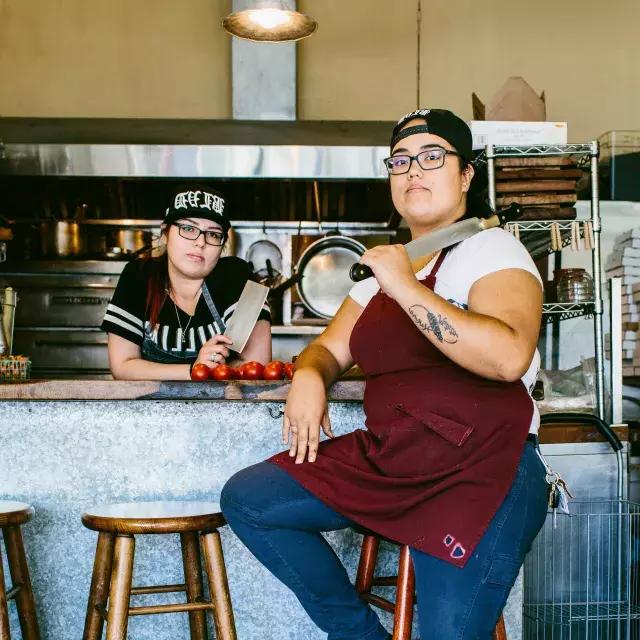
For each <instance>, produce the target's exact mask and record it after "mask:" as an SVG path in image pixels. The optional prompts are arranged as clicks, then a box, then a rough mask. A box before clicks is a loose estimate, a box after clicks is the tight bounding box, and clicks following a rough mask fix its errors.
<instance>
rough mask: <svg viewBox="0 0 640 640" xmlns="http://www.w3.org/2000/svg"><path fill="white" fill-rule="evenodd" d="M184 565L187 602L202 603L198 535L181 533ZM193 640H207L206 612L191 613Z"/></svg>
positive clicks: (190, 621) (190, 626)
mask: <svg viewBox="0 0 640 640" xmlns="http://www.w3.org/2000/svg"><path fill="white" fill-rule="evenodd" d="M180 544H181V545H182V564H183V565H184V582H185V585H186V587H187V602H201V601H202V599H203V598H202V572H201V569H200V544H199V542H198V534H197V533H181V534H180ZM189 630H190V632H191V640H207V616H206V614H205V612H204V611H190V612H189Z"/></svg>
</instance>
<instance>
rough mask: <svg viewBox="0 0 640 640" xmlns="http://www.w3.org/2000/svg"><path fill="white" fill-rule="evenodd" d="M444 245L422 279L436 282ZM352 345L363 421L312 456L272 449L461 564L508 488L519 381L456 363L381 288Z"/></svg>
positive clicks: (327, 497) (520, 414)
mask: <svg viewBox="0 0 640 640" xmlns="http://www.w3.org/2000/svg"><path fill="white" fill-rule="evenodd" d="M445 256H446V251H442V252H441V254H440V256H439V258H438V260H437V262H436V264H435V266H434V267H433V269H432V272H431V273H430V274H429V276H427V278H426V279H424V280H422V281H421V283H422V284H423V285H424V286H426V287H428V288H429V289H431V290H433V288H434V286H435V283H436V275H437V272H438V269H439V268H440V266H441V265H442V262H443V260H444V258H445ZM350 348H351V354H352V356H353V358H354V360H355V362H357V363H358V364H359V365H360V367H361V368H362V370H363V371H364V373H365V375H366V386H365V393H364V411H365V415H366V421H365V425H366V430H365V429H357V430H355V431H353V432H352V433H348V434H346V435H343V436H339V437H337V438H333V439H331V440H326V441H324V442H322V443H321V444H320V448H319V451H318V457H317V459H316V461H315V462H313V463H310V462H304V463H303V464H299V465H296V464H295V463H294V462H293V460H294V458H290V457H289V455H288V452H287V451H284V452H282V453H279V454H278V455H276V456H274V457H272V458H271V459H270V460H271V461H272V462H275V463H276V464H278V465H280V466H281V467H282V468H283V469H285V470H286V471H287V472H288V473H289V474H290V475H292V476H293V477H294V478H295V479H296V480H297V481H298V482H300V484H302V485H303V486H304V487H306V488H307V489H308V490H309V491H310V492H311V493H313V494H314V495H316V496H317V497H318V498H320V499H321V500H322V501H323V502H325V503H326V504H327V505H329V506H330V507H331V508H332V509H334V510H336V511H338V512H339V513H341V514H343V515H345V516H347V517H348V518H350V519H352V520H354V521H355V522H357V523H359V524H361V525H363V526H364V527H367V528H368V529H371V530H372V531H375V532H377V533H379V534H381V535H383V536H385V537H387V538H390V539H392V540H395V541H397V542H400V543H402V544H408V545H410V546H411V547H413V548H415V549H418V550H420V551H424V552H426V553H429V554H431V555H433V556H435V557H437V558H440V559H442V560H445V561H448V562H451V563H453V564H455V565H457V566H464V565H465V563H466V561H467V560H468V558H469V557H470V556H471V554H472V553H473V550H474V548H475V546H476V545H477V544H478V542H479V540H480V538H481V537H482V535H483V533H484V532H485V530H486V529H487V526H488V525H489V523H490V521H491V519H492V518H493V516H494V514H495V513H496V511H497V510H498V507H499V506H500V504H501V503H502V502H503V500H504V499H505V497H506V495H507V493H508V492H509V489H510V487H511V484H512V482H513V479H514V477H515V472H516V469H517V466H518V463H519V460H520V456H521V455H522V451H523V449H524V443H525V440H526V437H527V433H528V431H529V427H530V423H531V418H532V415H533V400H532V399H531V397H530V396H529V394H528V392H527V390H526V388H525V386H524V384H523V383H522V382H521V381H517V382H497V381H494V380H488V379H486V378H482V377H480V376H477V375H475V374H473V373H471V372H470V371H467V370H466V369H463V368H462V367H460V366H459V365H457V364H455V363H454V362H453V361H452V360H450V359H449V358H447V357H446V356H445V355H443V354H442V353H441V352H440V351H439V350H438V349H437V348H436V347H435V346H433V345H432V344H431V342H430V341H429V340H428V339H427V338H426V337H425V336H424V335H423V334H422V333H421V332H420V330H419V329H418V328H417V327H416V325H415V324H414V322H413V321H412V320H411V319H410V318H409V316H408V315H407V314H406V313H405V312H404V311H403V310H402V308H401V307H400V306H399V305H398V304H397V303H396V302H395V300H393V299H392V298H390V297H389V296H387V295H385V294H383V293H382V292H378V293H377V294H376V295H375V296H374V297H373V298H372V300H371V301H370V302H369V304H368V305H367V306H366V308H365V309H364V311H363V312H362V314H361V316H360V318H359V319H358V321H357V322H356V324H355V326H354V328H353V332H352V334H351V340H350Z"/></svg>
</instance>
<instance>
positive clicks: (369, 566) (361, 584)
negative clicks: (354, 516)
mask: <svg viewBox="0 0 640 640" xmlns="http://www.w3.org/2000/svg"><path fill="white" fill-rule="evenodd" d="M379 547H380V538H378V537H377V536H365V537H364V538H363V540H362V550H361V551H360V562H359V564H358V573H357V575H356V591H357V592H358V593H371V586H372V585H373V573H374V571H375V569H376V562H377V560H378V548H379Z"/></svg>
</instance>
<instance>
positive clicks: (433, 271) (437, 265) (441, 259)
mask: <svg viewBox="0 0 640 640" xmlns="http://www.w3.org/2000/svg"><path fill="white" fill-rule="evenodd" d="M453 246H454V247H455V246H456V245H453ZM449 249H451V247H445V248H444V249H443V250H442V251H441V252H440V255H439V256H438V259H437V260H436V263H435V264H434V265H433V269H431V273H429V275H430V276H431V277H432V278H435V277H436V275H437V273H438V269H440V267H441V266H442V263H443V262H444V259H445V257H446V256H447V253H448V252H449Z"/></svg>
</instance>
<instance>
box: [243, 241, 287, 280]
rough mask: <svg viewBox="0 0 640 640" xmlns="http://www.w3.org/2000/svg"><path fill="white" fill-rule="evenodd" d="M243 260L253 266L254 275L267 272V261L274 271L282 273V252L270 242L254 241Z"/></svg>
mask: <svg viewBox="0 0 640 640" xmlns="http://www.w3.org/2000/svg"><path fill="white" fill-rule="evenodd" d="M244 259H245V260H246V261H247V262H250V263H251V264H252V265H253V268H254V271H255V272H256V273H261V272H263V271H264V272H265V273H266V272H267V260H269V261H270V262H271V268H272V269H273V270H274V271H277V272H278V274H280V273H282V251H280V247H278V245H277V244H276V243H275V242H272V241H271V240H256V241H255V242H254V243H252V244H251V245H250V246H249V248H248V249H247V252H246V254H245V258H244Z"/></svg>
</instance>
